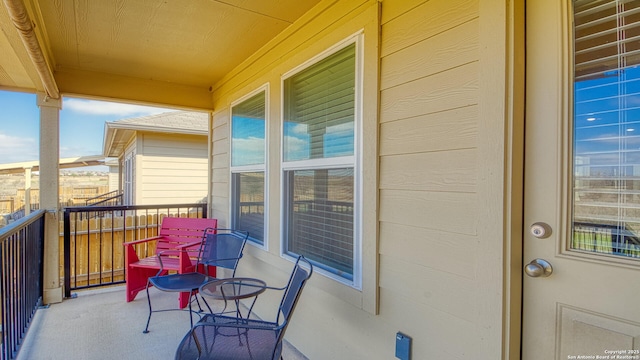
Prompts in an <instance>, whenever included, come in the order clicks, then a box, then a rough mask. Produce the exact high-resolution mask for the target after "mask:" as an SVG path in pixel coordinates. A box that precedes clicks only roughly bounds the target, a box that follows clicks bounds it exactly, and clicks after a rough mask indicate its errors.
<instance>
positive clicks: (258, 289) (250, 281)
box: [200, 277, 267, 318]
mask: <svg viewBox="0 0 640 360" xmlns="http://www.w3.org/2000/svg"><path fill="white" fill-rule="evenodd" d="M266 289H267V283H266V282H264V281H263V280H260V279H254V278H248V277H234V278H227V279H217V280H213V281H210V282H208V283H206V284H204V285H202V286H201V287H200V294H201V295H204V296H207V297H210V298H213V299H216V300H223V301H224V308H223V309H222V312H221V313H225V312H226V309H227V301H230V300H233V301H234V302H235V304H236V314H237V316H239V317H242V314H241V313H240V307H239V306H238V305H239V301H240V300H242V299H249V298H253V300H252V301H251V306H249V311H248V312H247V315H246V318H249V316H251V310H252V309H253V305H254V304H255V302H256V299H257V298H258V295H260V294H262V293H263V292H264V291H265V290H266Z"/></svg>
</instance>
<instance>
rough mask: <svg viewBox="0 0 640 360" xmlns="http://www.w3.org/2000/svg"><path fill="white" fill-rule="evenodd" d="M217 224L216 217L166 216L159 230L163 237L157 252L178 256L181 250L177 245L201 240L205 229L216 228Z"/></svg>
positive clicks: (158, 243) (158, 244) (157, 246)
mask: <svg viewBox="0 0 640 360" xmlns="http://www.w3.org/2000/svg"><path fill="white" fill-rule="evenodd" d="M217 224H218V220H216V219H202V218H180V217H168V216H167V217H164V218H162V224H161V227H160V231H159V232H158V236H161V237H162V239H161V240H159V241H158V242H157V243H156V254H157V253H163V255H165V256H178V255H179V254H180V252H179V251H177V250H176V247H178V246H180V245H185V244H192V243H198V242H200V241H201V240H202V234H203V231H205V230H206V229H208V228H215V227H217ZM194 255H195V253H194Z"/></svg>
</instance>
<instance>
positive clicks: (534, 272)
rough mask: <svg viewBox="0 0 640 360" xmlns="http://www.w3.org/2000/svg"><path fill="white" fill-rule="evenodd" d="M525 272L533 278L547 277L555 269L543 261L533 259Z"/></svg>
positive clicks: (525, 268)
mask: <svg viewBox="0 0 640 360" xmlns="http://www.w3.org/2000/svg"><path fill="white" fill-rule="evenodd" d="M524 272H525V273H526V274H527V275H529V276H531V277H547V276H549V275H551V273H552V272H553V267H551V264H549V262H548V261H546V260H543V259H533V260H531V262H530V263H528V264H527V266H525V267H524Z"/></svg>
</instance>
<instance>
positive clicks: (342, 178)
mask: <svg viewBox="0 0 640 360" xmlns="http://www.w3.org/2000/svg"><path fill="white" fill-rule="evenodd" d="M285 174H286V178H287V188H288V189H289V197H288V199H287V204H286V211H287V220H288V224H287V230H286V231H287V234H286V236H287V242H286V247H287V249H286V251H287V253H290V254H296V255H304V256H305V257H307V258H308V259H310V260H313V261H315V262H317V263H319V264H320V265H319V266H321V267H323V268H325V269H326V270H329V271H331V272H334V273H336V274H338V275H340V276H341V277H344V278H347V279H353V265H354V264H353V227H354V224H353V186H354V178H353V169H352V168H347V169H330V170H296V171H288V172H286V173H285Z"/></svg>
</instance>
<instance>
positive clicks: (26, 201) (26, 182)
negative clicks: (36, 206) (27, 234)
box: [24, 168, 31, 216]
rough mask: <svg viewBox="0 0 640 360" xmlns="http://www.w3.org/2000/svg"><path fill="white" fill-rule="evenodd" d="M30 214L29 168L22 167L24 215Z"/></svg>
mask: <svg viewBox="0 0 640 360" xmlns="http://www.w3.org/2000/svg"><path fill="white" fill-rule="evenodd" d="M29 214H31V168H25V169H24V216H27V215H29Z"/></svg>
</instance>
